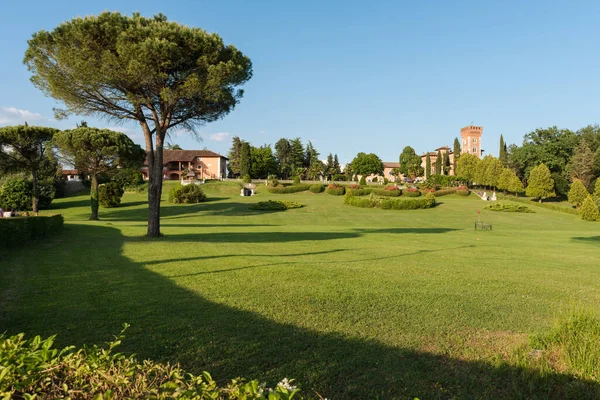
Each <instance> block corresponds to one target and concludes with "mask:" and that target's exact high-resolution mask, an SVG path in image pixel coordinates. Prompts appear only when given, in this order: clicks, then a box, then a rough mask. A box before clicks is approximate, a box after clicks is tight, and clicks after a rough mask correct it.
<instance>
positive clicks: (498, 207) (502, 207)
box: [485, 203, 535, 213]
mask: <svg viewBox="0 0 600 400" xmlns="http://www.w3.org/2000/svg"><path fill="white" fill-rule="evenodd" d="M485 209H486V210H490V211H500V212H517V213H534V212H535V211H533V210H532V209H531V208H529V207H527V206H521V205H517V204H502V203H494V204H489V205H487V206H485Z"/></svg>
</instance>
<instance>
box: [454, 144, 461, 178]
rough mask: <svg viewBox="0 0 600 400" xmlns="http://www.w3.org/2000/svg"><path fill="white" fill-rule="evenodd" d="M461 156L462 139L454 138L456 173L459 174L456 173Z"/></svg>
mask: <svg viewBox="0 0 600 400" xmlns="http://www.w3.org/2000/svg"><path fill="white" fill-rule="evenodd" d="M459 157H460V140H458V138H454V175H458V174H457V173H456V165H457V162H458V158H459Z"/></svg>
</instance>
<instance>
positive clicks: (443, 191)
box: [435, 188, 458, 197]
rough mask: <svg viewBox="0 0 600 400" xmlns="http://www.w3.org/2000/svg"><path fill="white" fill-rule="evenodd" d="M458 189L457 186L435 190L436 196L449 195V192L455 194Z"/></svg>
mask: <svg viewBox="0 0 600 400" xmlns="http://www.w3.org/2000/svg"><path fill="white" fill-rule="evenodd" d="M457 191H458V189H457V188H446V189H441V190H436V191H435V197H441V196H448V195H449V194H455V193H456V192H457Z"/></svg>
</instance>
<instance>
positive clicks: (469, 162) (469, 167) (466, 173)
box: [456, 153, 481, 182]
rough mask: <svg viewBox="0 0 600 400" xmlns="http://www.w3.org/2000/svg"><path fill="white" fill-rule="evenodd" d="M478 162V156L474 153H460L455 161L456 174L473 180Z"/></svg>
mask: <svg viewBox="0 0 600 400" xmlns="http://www.w3.org/2000/svg"><path fill="white" fill-rule="evenodd" d="M480 162H481V160H480V159H479V157H477V156H476V155H474V154H469V153H465V154H461V155H460V158H459V159H458V162H457V163H456V175H457V176H460V177H463V178H465V179H467V180H468V181H469V182H473V181H474V180H475V176H476V174H477V170H478V165H479V163H480Z"/></svg>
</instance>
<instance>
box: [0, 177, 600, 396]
mask: <svg viewBox="0 0 600 400" xmlns="http://www.w3.org/2000/svg"><path fill="white" fill-rule="evenodd" d="M204 188H205V190H206V193H207V194H208V196H209V198H210V201H209V202H206V203H202V204H197V205H174V204H169V203H167V202H166V201H165V202H163V209H162V215H163V218H162V231H163V233H164V235H165V236H164V237H163V238H159V239H150V238H146V237H144V234H145V231H146V222H145V219H146V201H145V196H146V195H145V194H132V193H127V194H126V195H125V197H124V199H123V204H122V206H121V207H119V208H115V209H101V212H100V218H101V221H98V222H90V221H88V220H87V217H88V216H89V205H88V197H87V196H77V197H70V198H65V199H60V200H56V201H55V203H54V210H50V211H48V212H54V213H56V212H60V213H62V214H63V215H64V216H65V219H66V227H65V231H64V233H63V234H62V235H60V236H58V237H56V238H52V239H48V240H45V241H41V242H38V243H34V244H31V245H29V246H27V247H25V248H21V249H15V250H12V251H9V252H7V253H6V254H3V255H0V261H1V265H2V266H1V267H0V273H1V276H2V279H1V280H0V331H7V333H9V334H14V333H18V332H25V333H26V334H28V335H36V334H41V335H45V336H47V335H51V334H58V338H57V341H58V343H59V344H60V345H67V344H76V345H81V344H83V343H88V344H91V343H102V342H105V341H107V340H109V339H111V338H112V335H114V334H116V333H118V332H119V330H120V327H121V324H122V323H123V322H128V323H130V324H131V328H130V329H129V330H128V331H127V339H126V340H125V342H124V344H123V346H122V347H121V350H122V351H125V352H128V353H130V352H133V353H136V354H137V355H138V357H140V358H151V359H154V360H161V361H171V362H179V363H181V364H182V366H183V367H184V368H186V369H188V370H190V371H191V372H196V373H197V372H200V371H202V370H208V371H210V372H211V373H212V374H213V377H215V378H216V379H218V380H227V379H230V378H232V377H236V376H244V377H247V378H258V379H260V380H261V381H266V382H267V383H269V384H274V383H276V382H277V381H279V380H280V379H281V378H283V377H288V378H295V379H297V381H298V382H299V383H300V385H301V387H302V388H303V393H304V394H307V395H309V396H313V397H314V396H317V394H316V393H319V394H321V395H323V396H325V397H328V398H330V399H342V398H354V399H357V398H413V397H415V396H418V397H421V398H423V399H428V398H502V397H504V398H516V397H522V398H548V397H556V398H561V397H564V396H565V393H569V392H568V390H570V389H569V388H571V389H572V388H573V387H577V385H579V384H583V383H582V382H584V381H583V379H578V377H573V376H571V375H570V374H571V371H569V369H568V367H565V368H564V369H563V370H560V371H558V370H557V371H553V372H552V373H551V375H552V377H553V379H554V381H553V382H559V383H561V382H562V384H561V385H562V386H560V385H559V387H558V388H557V387H555V386H550V385H549V384H548V382H547V380H545V379H547V378H548V373H547V372H544V373H542V372H537V371H535V370H527V368H526V367H524V364H523V363H522V362H519V361H518V360H517V359H516V358H515V357H513V354H514V353H515V351H517V349H519V348H522V347H523V346H524V345H526V344H527V342H528V338H529V337H531V336H533V335H537V334H543V333H544V332H547V331H549V330H550V328H551V327H552V326H553V324H554V323H555V321H556V320H557V319H560V318H561V317H562V316H564V315H567V314H569V313H570V312H571V311H572V310H574V309H578V310H579V309H585V310H592V312H594V311H596V310H598V309H599V306H600V251H599V250H600V224H597V223H596V224H594V223H586V222H583V221H580V220H579V219H578V218H577V217H576V216H573V215H569V214H564V213H560V212H556V211H551V210H546V209H540V208H535V211H536V213H534V214H519V213H494V212H490V211H487V210H484V209H483V207H484V206H485V204H486V203H483V202H482V201H480V200H479V199H478V198H477V197H475V196H470V197H468V198H461V197H456V196H446V197H441V198H439V202H440V203H441V204H440V205H439V206H437V207H435V208H434V209H430V210H414V211H392V210H390V211H386V210H379V209H361V208H353V207H350V206H345V205H344V204H343V197H341V196H340V197H338V196H330V195H328V194H325V193H321V194H313V193H308V192H305V193H297V194H286V195H275V194H269V193H268V192H267V191H266V190H261V191H260V193H259V194H258V195H257V196H254V197H252V198H248V197H240V196H239V187H238V186H236V185H235V184H228V183H223V184H221V183H211V184H207V185H205V187H204ZM168 189H169V186H168V185H166V187H165V188H164V190H163V193H164V195H163V198H164V199H165V200H166V198H167V192H168ZM259 189H260V186H259ZM268 199H274V200H292V201H297V202H300V203H303V204H305V205H306V207H303V208H299V209H293V210H287V211H281V212H264V211H253V210H250V209H249V208H248V206H249V205H250V204H253V203H255V202H258V201H264V200H268ZM478 210H481V215H480V218H481V220H482V221H485V222H488V223H491V224H493V228H494V230H493V231H491V232H489V231H485V232H481V231H475V230H474V229H473V223H474V222H475V221H477V219H478V218H479V216H478V213H477V211H478ZM579 378H581V377H579ZM584 383H585V382H584ZM585 384H587V385H592V386H593V387H594V388H595V389H596V390H597V383H596V382H591V383H590V382H587V383H585ZM563 386H564V387H563ZM583 393H591V394H590V395H591V396H593V395H594V394H593V393H592V392H589V387H587V389H586V390H584V391H583ZM594 393H596V392H594Z"/></svg>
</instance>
